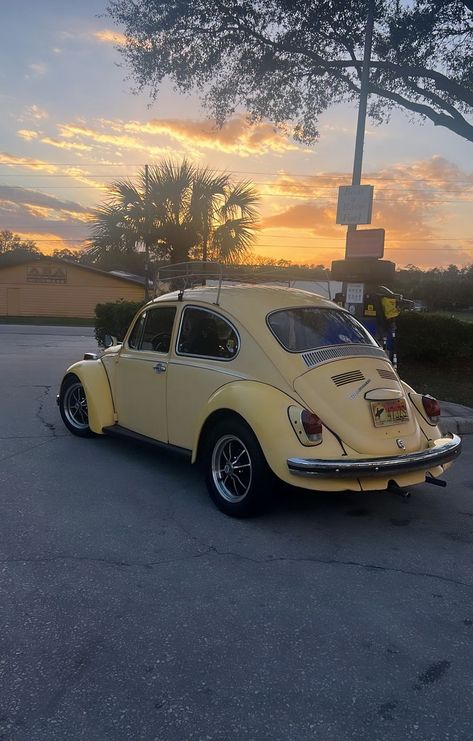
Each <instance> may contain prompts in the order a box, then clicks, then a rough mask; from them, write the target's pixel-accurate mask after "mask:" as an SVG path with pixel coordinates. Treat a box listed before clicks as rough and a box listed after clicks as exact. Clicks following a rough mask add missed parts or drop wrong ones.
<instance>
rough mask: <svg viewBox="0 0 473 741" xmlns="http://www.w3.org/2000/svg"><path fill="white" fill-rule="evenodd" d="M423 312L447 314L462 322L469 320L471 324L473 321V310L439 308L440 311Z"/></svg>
mask: <svg viewBox="0 0 473 741" xmlns="http://www.w3.org/2000/svg"><path fill="white" fill-rule="evenodd" d="M422 313H423V314H424V316H447V317H450V318H451V319H459V320H460V321H461V322H468V323H469V324H471V323H472V322H473V311H467V310H465V311H453V310H452V311H450V310H447V309H444V310H440V309H439V311H429V312H422Z"/></svg>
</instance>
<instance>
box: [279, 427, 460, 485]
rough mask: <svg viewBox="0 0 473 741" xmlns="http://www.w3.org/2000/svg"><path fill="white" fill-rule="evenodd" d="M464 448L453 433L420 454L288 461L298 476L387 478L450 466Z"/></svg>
mask: <svg viewBox="0 0 473 741" xmlns="http://www.w3.org/2000/svg"><path fill="white" fill-rule="evenodd" d="M461 447H462V442H461V439H460V438H459V437H458V435H454V434H453V433H449V435H447V436H446V438H443V439H442V442H441V443H439V444H438V445H436V446H435V447H433V448H427V450H422V451H420V452H419V453H405V454H404V455H398V456H392V457H389V458H357V459H353V458H351V459H349V460H343V459H342V460H340V459H339V458H338V459H336V460H333V459H332V460H324V459H323V458H288V460H287V466H288V468H289V471H290V473H292V474H294V475H295V476H312V477H317V476H319V477H330V476H337V477H338V476H348V477H351V478H358V477H362V476H383V475H384V474H387V475H389V474H395V473H403V472H405V471H422V470H423V469H425V470H428V469H429V468H431V467H434V466H441V465H443V464H444V463H449V462H450V461H452V460H453V459H454V458H456V457H457V456H458V455H460V452H461Z"/></svg>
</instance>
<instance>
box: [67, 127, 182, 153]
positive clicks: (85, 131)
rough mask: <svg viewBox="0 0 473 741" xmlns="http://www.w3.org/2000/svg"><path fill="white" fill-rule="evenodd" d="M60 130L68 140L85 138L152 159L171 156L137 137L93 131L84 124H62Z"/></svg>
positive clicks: (160, 148) (165, 150) (166, 151)
mask: <svg viewBox="0 0 473 741" xmlns="http://www.w3.org/2000/svg"><path fill="white" fill-rule="evenodd" d="M58 129H59V133H60V135H61V136H62V137H64V138H65V139H67V140H70V139H74V138H79V139H80V138H83V139H87V140H91V141H93V142H94V143H96V144H106V145H112V146H114V147H118V148H119V149H125V150H140V151H145V152H146V153H147V154H148V155H149V156H151V157H161V156H163V155H168V154H169V151H168V150H167V149H165V148H163V147H156V146H149V145H147V144H146V143H145V142H143V141H140V140H139V139H137V138H136V137H132V136H129V135H127V134H112V133H107V132H103V131H98V130H97V129H93V128H91V127H90V126H85V125H83V124H60V125H59V126H58Z"/></svg>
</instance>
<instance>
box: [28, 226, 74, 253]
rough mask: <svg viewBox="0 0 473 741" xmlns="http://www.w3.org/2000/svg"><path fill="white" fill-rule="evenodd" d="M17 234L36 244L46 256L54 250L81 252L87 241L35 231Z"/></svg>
mask: <svg viewBox="0 0 473 741" xmlns="http://www.w3.org/2000/svg"><path fill="white" fill-rule="evenodd" d="M15 234H18V235H19V236H20V237H21V239H24V240H28V239H31V240H33V242H35V243H36V246H37V248H38V249H39V251H40V252H42V253H43V254H44V255H51V254H52V253H53V252H54V250H62V249H70V250H74V251H75V252H79V251H80V250H82V249H84V247H85V246H86V245H85V241H84V240H83V239H77V240H71V239H66V238H65V237H63V236H61V235H60V234H56V233H54V232H35V231H32V232H31V231H21V230H17V231H16V232H15Z"/></svg>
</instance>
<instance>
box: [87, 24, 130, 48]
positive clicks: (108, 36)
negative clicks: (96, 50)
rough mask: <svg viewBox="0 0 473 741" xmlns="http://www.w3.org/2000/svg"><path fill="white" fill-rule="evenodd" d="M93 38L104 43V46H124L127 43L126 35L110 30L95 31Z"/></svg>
mask: <svg viewBox="0 0 473 741" xmlns="http://www.w3.org/2000/svg"><path fill="white" fill-rule="evenodd" d="M92 36H93V37H94V38H95V39H97V41H102V42H103V43H104V44H124V43H125V41H126V37H125V36H124V34H122V33H119V32H118V31H111V30H110V29H108V28H106V29H104V30H103V31H94V32H93V33H92Z"/></svg>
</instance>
